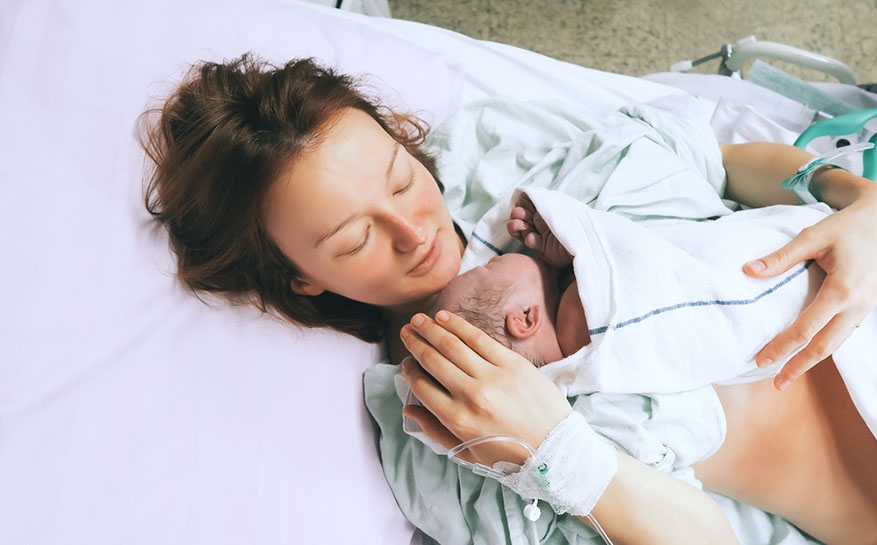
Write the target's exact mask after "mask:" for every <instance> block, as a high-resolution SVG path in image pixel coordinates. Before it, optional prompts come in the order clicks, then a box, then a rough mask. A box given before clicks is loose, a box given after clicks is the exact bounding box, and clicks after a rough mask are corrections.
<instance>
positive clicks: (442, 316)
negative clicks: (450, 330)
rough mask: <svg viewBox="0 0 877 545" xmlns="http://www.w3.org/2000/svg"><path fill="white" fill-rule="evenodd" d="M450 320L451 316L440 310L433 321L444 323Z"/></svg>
mask: <svg viewBox="0 0 877 545" xmlns="http://www.w3.org/2000/svg"><path fill="white" fill-rule="evenodd" d="M450 319H451V315H450V314H448V311H446V310H440V311H438V312H437V313H436V314H435V321H436V322H442V323H444V322H447V321H448V320H450Z"/></svg>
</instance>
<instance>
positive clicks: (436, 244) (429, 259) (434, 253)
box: [408, 235, 442, 276]
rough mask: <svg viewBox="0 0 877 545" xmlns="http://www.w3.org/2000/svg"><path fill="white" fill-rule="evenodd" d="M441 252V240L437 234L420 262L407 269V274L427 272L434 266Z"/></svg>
mask: <svg viewBox="0 0 877 545" xmlns="http://www.w3.org/2000/svg"><path fill="white" fill-rule="evenodd" d="M441 254H442V245H441V240H440V239H439V237H438V235H436V237H435V238H434V239H433V241H432V246H430V247H429V251H427V252H426V255H425V256H423V259H421V260H420V263H418V264H417V265H415V266H414V268H413V269H411V270H410V271H408V275H409V276H423V275H424V274H426V273H428V272H429V271H431V270H432V268H433V267H435V264H436V263H438V260H439V257H440V256H441Z"/></svg>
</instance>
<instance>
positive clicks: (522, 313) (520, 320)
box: [505, 305, 545, 340]
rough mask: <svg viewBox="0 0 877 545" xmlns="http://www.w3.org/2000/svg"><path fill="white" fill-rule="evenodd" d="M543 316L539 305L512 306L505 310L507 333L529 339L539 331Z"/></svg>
mask: <svg viewBox="0 0 877 545" xmlns="http://www.w3.org/2000/svg"><path fill="white" fill-rule="evenodd" d="M544 317H545V313H544V309H543V308H542V306H541V305H531V306H523V307H514V308H512V309H509V310H507V311H506V315H505V327H506V329H507V330H508V332H509V334H510V335H511V336H512V337H514V338H516V339H518V340H524V339H529V338H530V337H531V336H533V334H534V333H536V332H537V331H539V327H540V326H541V325H542V320H543V319H544Z"/></svg>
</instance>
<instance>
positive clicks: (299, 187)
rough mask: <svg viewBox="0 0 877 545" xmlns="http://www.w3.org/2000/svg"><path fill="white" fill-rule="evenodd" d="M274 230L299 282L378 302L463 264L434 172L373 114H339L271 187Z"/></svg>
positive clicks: (409, 299)
mask: <svg viewBox="0 0 877 545" xmlns="http://www.w3.org/2000/svg"><path fill="white" fill-rule="evenodd" d="M265 222H266V226H267V229H268V232H269V234H270V235H271V237H272V239H273V240H274V241H275V243H276V244H277V245H278V246H279V247H280V249H281V250H282V251H283V253H284V254H286V256H287V257H289V259H291V260H292V262H293V263H295V265H296V266H297V267H298V268H299V270H300V271H301V273H302V276H301V278H300V279H297V280H294V281H293V290H294V291H295V292H296V293H300V294H305V295H317V294H319V293H321V292H323V291H330V292H334V293H337V294H339V295H343V296H345V297H348V298H350V299H354V300H356V301H361V302H364V303H371V304H375V305H379V306H382V307H387V308H391V309H392V308H393V307H399V308H400V309H401V308H403V307H407V306H409V305H412V304H418V303H419V302H421V301H423V300H425V299H426V298H428V297H430V296H432V295H434V294H435V293H436V292H438V291H439V290H441V289H442V288H444V287H445V286H446V285H447V283H448V282H450V280H451V279H452V278H453V277H454V276H456V274H457V272H458V271H459V269H460V255H461V253H462V243H461V241H460V239H459V237H458V236H457V234H456V232H455V231H454V224H453V221H452V220H451V217H450V215H449V213H448V210H447V208H446V206H445V204H444V201H443V200H442V195H441V192H440V191H439V188H438V185H437V184H436V182H435V179H433V177H432V175H430V174H429V171H427V170H426V168H424V166H423V165H421V164H420V162H419V161H417V160H416V159H414V158H413V157H412V156H411V155H409V154H408V153H407V152H406V151H405V148H404V147H402V146H401V145H399V144H398V143H397V142H396V141H395V140H394V139H393V138H392V137H390V135H389V134H387V132H386V131H384V130H383V129H382V128H381V126H380V125H378V123H377V122H376V121H375V120H374V119H372V118H371V117H370V116H369V115H368V114H366V113H364V112H362V111H360V110H356V109H347V110H344V111H343V112H341V113H339V114H338V115H337V116H336V117H335V118H334V119H333V120H331V121H330V125H329V128H328V130H327V131H325V132H324V133H323V138H322V141H321V142H320V143H319V144H318V145H316V146H315V147H313V148H311V149H309V150H307V151H305V152H304V153H303V154H302V155H301V156H299V157H298V158H297V159H296V160H295V161H294V163H293V165H292V167H291V168H290V169H289V170H288V171H287V172H286V173H285V174H284V175H282V176H281V177H280V179H279V180H278V182H277V183H275V184H274V186H273V187H272V189H271V191H270V192H269V194H268V200H267V202H266V206H265Z"/></svg>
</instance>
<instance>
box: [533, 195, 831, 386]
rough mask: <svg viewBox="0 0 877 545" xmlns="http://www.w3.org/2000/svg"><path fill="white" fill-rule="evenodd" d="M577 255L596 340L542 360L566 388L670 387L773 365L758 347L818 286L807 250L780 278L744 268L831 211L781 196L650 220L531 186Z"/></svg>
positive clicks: (741, 375) (744, 375)
mask: <svg viewBox="0 0 877 545" xmlns="http://www.w3.org/2000/svg"><path fill="white" fill-rule="evenodd" d="M524 191H525V192H526V194H527V195H528V196H529V197H530V199H531V200H532V201H533V204H534V205H535V206H536V209H537V210H538V211H539V213H540V214H541V215H542V216H543V217H544V218H545V220H546V222H547V223H548V225H549V227H550V228H551V230H552V232H553V233H554V235H555V236H556V237H557V238H558V240H559V241H560V242H561V244H563V245H564V247H566V248H567V250H568V251H569V252H570V253H571V254H572V255H573V268H574V271H575V275H576V279H577V280H578V290H579V296H580V297H581V300H582V304H583V306H584V308H585V314H586V316H587V321H588V328H589V332H590V335H591V342H590V343H589V344H588V345H587V346H585V347H583V348H582V349H580V350H579V351H578V352H576V353H575V354H572V355H570V356H568V357H566V358H564V359H563V360H561V361H558V362H555V363H551V364H549V365H547V366H545V367H544V368H543V371H545V372H546V373H547V374H548V375H549V376H550V377H551V378H552V380H553V381H554V382H555V383H556V384H557V385H558V386H560V387H561V388H562V389H564V390H565V393H567V395H577V394H583V393H590V392H597V391H599V392H610V393H668V392H679V391H685V390H691V389H694V388H697V387H700V386H704V385H709V384H716V383H728V382H743V381H750V380H758V379H760V378H764V377H766V376H770V375H772V374H775V372H776V371H777V370H778V369H779V368H780V366H781V365H782V364H783V363H785V361H787V359H784V360H780V361H778V362H776V363H774V364H773V365H772V366H770V367H769V368H765V369H759V368H758V367H756V365H755V361H754V357H755V354H756V353H757V352H758V351H759V350H760V349H761V348H762V347H763V346H764V345H765V344H767V342H768V341H770V340H771V339H772V338H773V336H775V335H776V334H777V333H779V332H780V331H781V330H782V329H783V328H785V327H786V326H788V325H789V324H790V323H792V321H793V320H794V319H795V318H796V317H797V316H798V315H799V314H800V313H801V310H802V309H803V308H804V307H805V305H806V304H807V303H808V302H809V301H810V300H811V299H812V297H813V296H814V295H815V293H816V291H817V289H818V287H819V285H820V284H821V282H822V279H823V277H824V274H823V273H822V271H821V269H820V268H819V267H818V266H815V265H812V266H811V263H810V262H807V263H804V264H801V265H798V266H795V267H793V268H792V269H790V270H789V271H788V272H786V273H785V274H782V275H780V276H778V277H776V278H770V279H756V278H751V277H749V276H746V275H745V274H744V273H743V271H742V264H743V263H745V262H746V261H747V260H749V259H752V258H753V257H755V256H759V255H764V254H767V253H769V252H771V251H773V250H775V249H776V248H779V247H781V246H782V245H783V244H785V243H787V242H788V241H789V240H791V239H792V238H793V237H794V236H795V235H796V234H797V233H798V232H800V231H801V230H802V229H804V228H805V227H808V226H810V225H812V224H814V223H816V222H818V221H819V220H821V219H823V218H824V217H825V216H826V215H828V214H830V212H831V211H830V209H829V208H828V207H826V206H825V205H821V204H820V205H814V206H810V207H808V206H774V207H768V208H761V209H755V210H746V211H740V212H736V213H734V214H731V215H727V216H723V217H721V218H718V219H716V220H713V221H700V222H698V221H688V220H673V221H667V222H657V223H655V222H653V223H652V224H651V225H649V226H648V227H645V226H643V225H641V224H637V223H634V222H632V221H630V220H627V219H625V218H622V217H619V216H617V215H614V214H610V213H606V212H602V211H599V210H594V209H592V208H590V207H588V206H586V205H584V204H582V203H580V202H578V201H576V200H575V199H572V198H570V197H567V196H566V195H564V194H562V193H559V192H556V191H551V190H545V189H532V188H531V189H527V190H524Z"/></svg>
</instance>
